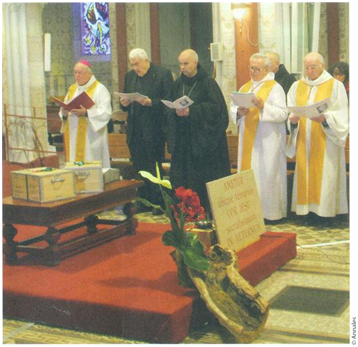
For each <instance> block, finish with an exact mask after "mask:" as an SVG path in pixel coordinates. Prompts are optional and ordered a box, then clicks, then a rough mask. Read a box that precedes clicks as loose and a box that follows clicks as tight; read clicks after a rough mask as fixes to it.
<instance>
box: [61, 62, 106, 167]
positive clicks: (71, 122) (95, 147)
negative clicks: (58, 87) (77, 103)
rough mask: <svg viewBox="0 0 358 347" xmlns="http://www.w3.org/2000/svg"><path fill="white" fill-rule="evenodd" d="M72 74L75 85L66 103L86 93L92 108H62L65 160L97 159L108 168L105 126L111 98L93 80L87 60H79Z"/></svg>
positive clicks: (101, 86) (70, 89)
mask: <svg viewBox="0 0 358 347" xmlns="http://www.w3.org/2000/svg"><path fill="white" fill-rule="evenodd" d="M74 75H75V78H76V83H75V84H73V85H72V86H70V88H69V91H68V93H67V95H66V98H65V103H66V104H67V103H68V102H69V101H71V100H72V99H73V98H75V97H76V96H78V95H79V94H81V93H82V92H84V91H85V92H86V93H87V94H88V95H89V96H90V97H91V98H92V100H93V101H94V105H93V106H92V107H91V108H89V109H86V108H85V107H83V106H82V105H81V108H79V109H73V110H71V111H70V112H68V111H66V110H65V109H64V108H61V110H60V117H61V118H62V120H63V124H62V130H63V131H64V133H65V136H64V137H65V141H64V142H65V151H66V161H69V162H74V161H93V160H99V161H101V162H102V167H103V168H110V157H109V147H108V131H107V124H108V122H109V121H110V118H111V114H112V106H111V95H110V93H109V92H108V90H107V88H106V87H105V86H104V85H103V84H101V83H100V82H99V81H97V80H96V77H95V76H94V75H93V74H92V69H91V65H90V63H89V62H88V61H86V60H81V61H79V62H78V63H77V64H76V65H75V67H74Z"/></svg>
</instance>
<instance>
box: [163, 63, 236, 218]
mask: <svg viewBox="0 0 358 347" xmlns="http://www.w3.org/2000/svg"><path fill="white" fill-rule="evenodd" d="M183 95H187V96H189V97H190V99H192V100H193V101H194V104H193V105H191V106H190V108H189V116H188V117H179V116H177V115H176V111H175V110H171V109H167V119H166V121H167V122H166V124H165V132H166V134H167V141H168V151H169V152H170V153H171V154H172V159H171V168H170V180H171V182H172V184H173V186H174V188H178V187H180V186H183V187H185V188H191V189H193V190H194V191H196V192H197V193H198V196H199V198H200V201H201V204H202V206H203V207H204V208H205V210H207V211H210V205H209V201H208V196H207V191H206V185H205V184H206V183H207V182H210V181H213V180H216V179H219V178H222V177H226V176H228V175H230V161H229V152H228V146H227V138H226V128H227V126H228V112H227V106H226V103H225V99H224V96H223V94H222V92H221V90H220V88H219V86H218V84H217V83H216V81H215V80H214V79H213V78H211V77H209V76H208V75H207V74H206V72H205V71H204V70H203V69H202V68H201V66H200V64H198V72H197V74H196V75H195V76H194V77H192V78H188V77H187V76H185V75H183V74H182V75H181V77H179V78H178V79H177V80H176V81H175V82H174V84H173V86H172V88H171V89H170V93H169V95H168V99H169V100H171V101H175V100H176V99H178V98H180V97H182V96H183Z"/></svg>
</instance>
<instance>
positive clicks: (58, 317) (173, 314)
mask: <svg viewBox="0 0 358 347" xmlns="http://www.w3.org/2000/svg"><path fill="white" fill-rule="evenodd" d="M167 228H168V226H166V225H155V224H141V223H140V224H139V227H138V229H137V234H136V235H135V236H126V237H123V238H121V239H117V240H114V241H111V242H109V243H107V244H104V245H102V246H99V247H97V248H94V249H92V250H89V251H87V252H85V253H81V254H78V255H76V256H74V257H72V258H69V259H66V260H64V261H62V263H61V264H60V265H59V266H57V267H54V268H49V267H44V266H40V265H30V266H29V265H22V264H21V262H20V265H17V266H9V265H4V270H3V283H4V300H3V304H4V317H7V318H15V319H23V320H28V321H31V322H39V323H44V324H48V325H52V326H58V327H64V328H69V329H76V330H82V331H91V332H97V333H102V334H108V335H116V336H122V337H126V338H132V339H138V340H145V341H148V342H154V343H178V342H180V341H182V340H183V339H184V338H185V337H186V336H187V335H188V333H189V328H190V325H191V324H192V323H193V322H194V323H195V322H196V323H198V321H199V320H204V319H205V315H206V314H207V311H206V309H205V305H204V304H203V302H202V301H201V300H200V298H199V297H198V295H197V293H196V291H194V290H189V289H185V288H181V287H179V286H178V284H177V283H178V282H177V274H176V266H175V263H174V261H172V259H171V257H170V255H169V253H170V252H171V251H172V248H170V247H165V246H164V245H163V244H162V242H161V235H162V234H163V232H164V231H165V230H167ZM19 230H20V232H19V234H20V235H21V236H24V235H25V234H26V233H28V230H29V228H25V227H22V228H19ZM273 236H276V237H273ZM294 241H295V235H294V234H290V233H266V234H265V236H263V237H262V238H261V240H260V241H258V242H257V243H256V244H255V245H251V246H249V247H247V248H246V249H245V250H243V251H241V252H239V254H238V256H239V267H240V272H241V273H242V274H243V276H244V277H245V278H246V279H247V280H249V281H250V283H251V284H254V285H255V284H257V283H259V282H260V281H261V280H262V279H263V278H265V277H267V276H269V275H270V274H271V273H272V272H273V271H275V270H276V269H277V268H279V267H281V266H282V265H284V264H285V263H287V261H289V260H290V259H292V258H294V257H295V256H296V246H295V242H294ZM262 256H264V257H265V258H262Z"/></svg>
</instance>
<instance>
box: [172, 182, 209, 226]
mask: <svg viewBox="0 0 358 347" xmlns="http://www.w3.org/2000/svg"><path fill="white" fill-rule="evenodd" d="M175 196H176V197H177V198H178V199H179V201H181V204H180V205H181V208H182V210H183V212H184V214H185V217H186V220H187V221H191V222H193V221H195V220H197V219H203V218H204V213H205V211H204V208H203V207H201V205H200V199H199V196H198V194H197V193H196V192H194V191H192V190H191V189H185V188H184V187H179V188H178V189H176V190H175ZM178 205H179V204H178ZM178 207H179V206H178Z"/></svg>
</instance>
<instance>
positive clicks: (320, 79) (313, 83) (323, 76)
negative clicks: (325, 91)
mask: <svg viewBox="0 0 358 347" xmlns="http://www.w3.org/2000/svg"><path fill="white" fill-rule="evenodd" d="M331 78H333V77H332V76H331V75H330V74H329V73H328V72H327V71H326V70H323V72H322V73H321V75H320V76H319V77H318V78H316V79H315V80H310V79H308V78H307V77H306V76H303V77H302V78H301V80H302V81H303V82H304V83H306V84H307V85H309V86H318V85H320V84H322V83H324V82H327V81H328V80H330V79H331Z"/></svg>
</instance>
